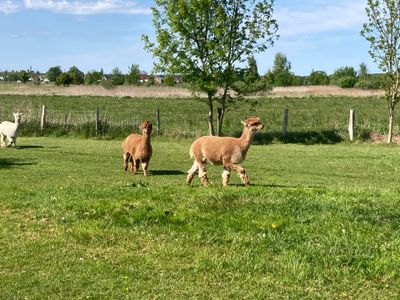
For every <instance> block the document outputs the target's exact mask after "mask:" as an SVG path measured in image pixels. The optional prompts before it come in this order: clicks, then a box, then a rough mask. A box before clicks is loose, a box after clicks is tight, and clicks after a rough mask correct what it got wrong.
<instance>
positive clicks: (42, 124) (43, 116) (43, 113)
mask: <svg viewBox="0 0 400 300" xmlns="http://www.w3.org/2000/svg"><path fill="white" fill-rule="evenodd" d="M45 125H46V105H42V111H41V113H40V130H43V129H44V127H45Z"/></svg>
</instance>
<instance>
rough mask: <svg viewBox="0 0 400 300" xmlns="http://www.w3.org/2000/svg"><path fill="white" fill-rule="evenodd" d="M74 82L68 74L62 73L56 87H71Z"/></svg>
mask: <svg viewBox="0 0 400 300" xmlns="http://www.w3.org/2000/svg"><path fill="white" fill-rule="evenodd" d="M72 82H73V80H72V77H71V76H70V75H69V74H68V73H62V74H61V75H60V76H58V77H57V79H56V85H65V86H66V85H70V84H71V83H72Z"/></svg>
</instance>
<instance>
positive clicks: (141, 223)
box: [0, 137, 400, 299]
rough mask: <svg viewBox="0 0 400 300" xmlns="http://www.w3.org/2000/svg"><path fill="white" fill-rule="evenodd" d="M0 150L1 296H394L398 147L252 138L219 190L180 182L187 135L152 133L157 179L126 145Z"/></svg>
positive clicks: (26, 141) (39, 144)
mask: <svg viewBox="0 0 400 300" xmlns="http://www.w3.org/2000/svg"><path fill="white" fill-rule="evenodd" d="M17 145H18V146H19V148H18V149H0V150H1V151H0V178H1V185H0V186H1V196H0V197H1V198H0V199H1V200H0V266H1V268H0V295H1V297H2V298H4V299H24V298H27V299H43V298H48V299H55V298H57V299H71V298H72V299H81V298H91V299H109V298H113V299H143V298H151V299H154V298H161V299H187V298H201V299H210V298H213V299H233V298H234V299H282V298H283V299H307V298H308V299H316V298H317V299H318V298H321V299H343V298H357V299H374V298H379V299H395V298H396V297H397V296H398V295H399V294H400V274H399V270H400V234H399V233H400V232H399V231H400V205H399V200H400V196H399V192H400V188H399V186H398V174H399V168H400V167H399V166H400V156H399V154H398V152H399V150H398V147H396V146H386V145H367V144H359V145H350V144H336V145H312V146H305V145H297V144H272V145H254V146H252V147H251V148H250V150H249V153H248V156H247V160H246V161H245V162H244V163H243V166H244V167H245V168H246V169H247V171H248V173H249V177H250V181H251V183H252V186H250V187H243V186H242V185H241V184H240V180H239V178H238V176H236V174H233V175H232V179H231V181H232V186H230V187H227V188H222V186H221V177H220V175H221V171H222V169H221V167H218V166H209V168H208V169H209V177H210V179H211V181H212V184H211V186H210V187H209V188H204V187H202V186H200V184H199V181H198V179H197V178H196V179H195V180H194V186H192V187H188V186H186V185H185V178H186V174H185V172H186V171H187V170H188V169H189V167H190V165H191V161H190V159H189V157H188V149H189V146H190V141H189V140H184V139H182V140H179V141H178V140H171V139H165V138H159V139H153V147H154V157H153V159H152V161H151V162H150V171H151V175H150V176H148V177H144V176H143V175H142V174H139V175H136V176H132V175H131V174H129V173H128V172H124V171H123V167H122V157H121V141H104V140H91V139H87V140H81V139H65V138H64V139H63V138H26V137H21V138H19V139H18V141H17Z"/></svg>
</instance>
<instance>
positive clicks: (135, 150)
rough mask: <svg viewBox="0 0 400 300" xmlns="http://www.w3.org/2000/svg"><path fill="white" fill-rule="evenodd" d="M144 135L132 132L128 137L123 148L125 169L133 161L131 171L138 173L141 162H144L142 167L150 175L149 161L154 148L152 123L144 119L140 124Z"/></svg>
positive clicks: (145, 174) (144, 172)
mask: <svg viewBox="0 0 400 300" xmlns="http://www.w3.org/2000/svg"><path fill="white" fill-rule="evenodd" d="M140 128H141V129H142V132H143V135H140V134H134V133H133V134H131V135H129V136H127V137H126V139H125V140H124V143H123V144H122V148H123V151H124V155H123V158H124V167H125V171H126V170H127V169H128V164H129V162H131V172H132V173H133V174H136V173H137V172H138V169H139V163H140V162H141V163H142V169H143V174H144V176H147V175H148V172H147V169H148V167H149V161H150V158H151V155H152V153H153V149H152V148H151V144H150V135H151V131H152V125H151V123H150V121H147V120H145V121H143V123H142V124H141V125H140Z"/></svg>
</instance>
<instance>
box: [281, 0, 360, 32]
mask: <svg viewBox="0 0 400 300" xmlns="http://www.w3.org/2000/svg"><path fill="white" fill-rule="evenodd" d="M364 8H365V1H362V0H357V1H337V2H336V3H335V4H330V5H325V6H321V5H319V6H314V7H313V8H310V7H309V9H308V10H293V9H289V8H282V9H277V11H276V15H275V17H276V19H277V21H278V24H279V34H280V35H281V36H297V35H303V34H319V33H324V32H330V31H337V30H352V29H354V30H358V31H359V30H361V26H362V23H363V22H364V21H365V18H366V17H365V11H364Z"/></svg>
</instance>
